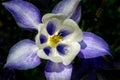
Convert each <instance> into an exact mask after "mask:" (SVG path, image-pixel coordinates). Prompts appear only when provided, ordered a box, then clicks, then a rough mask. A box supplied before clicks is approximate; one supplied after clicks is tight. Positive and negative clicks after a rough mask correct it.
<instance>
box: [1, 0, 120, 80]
mask: <svg viewBox="0 0 120 80" xmlns="http://www.w3.org/2000/svg"><path fill="white" fill-rule="evenodd" d="M5 1H8V0H0V62H2V63H3V64H5V62H6V59H7V55H8V52H9V49H10V48H11V47H12V46H13V45H14V44H15V43H17V42H18V41H20V40H22V39H31V40H34V37H35V35H36V34H37V32H35V31H28V30H23V29H20V28H19V27H18V26H17V24H16V22H15V20H14V18H13V17H12V15H11V14H10V13H9V12H8V11H7V10H6V9H5V8H4V7H3V6H2V5H1V3H2V2H5ZM27 1H29V2H31V3H32V4H34V5H35V6H37V7H38V8H39V10H40V11H41V15H44V14H45V13H50V12H51V10H52V9H53V7H54V6H55V5H56V4H57V3H58V2H59V1H60V0H53V1H51V2H49V1H48V0H46V1H45V0H27ZM47 1H48V2H47ZM81 6H82V16H81V21H80V23H79V26H80V28H81V29H82V30H83V31H89V32H93V33H95V34H97V35H98V36H100V37H102V38H103V39H104V40H105V41H106V42H107V43H108V45H109V47H110V50H111V54H112V55H113V57H114V58H113V61H115V62H119V61H120V4H119V0H82V1H81ZM99 9H100V10H99ZM97 11H98V14H97V15H96V13H97ZM45 63H46V61H45V60H42V64H41V65H40V66H38V67H37V68H34V69H31V70H26V71H19V70H16V71H15V72H16V75H17V77H21V79H20V80H45V76H44V66H45ZM2 67H3V65H1V66H0V68H1V69H0V80H1V79H2V75H3V69H2ZM119 79H120V78H119ZM119 79H118V80H119ZM17 80H19V79H17ZM116 80H117V79H116Z"/></svg>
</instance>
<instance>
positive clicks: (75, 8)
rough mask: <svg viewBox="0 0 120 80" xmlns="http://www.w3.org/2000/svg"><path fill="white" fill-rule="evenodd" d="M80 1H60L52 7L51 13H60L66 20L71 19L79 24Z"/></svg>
mask: <svg viewBox="0 0 120 80" xmlns="http://www.w3.org/2000/svg"><path fill="white" fill-rule="evenodd" d="M80 1H81V0H62V1H61V2H60V3H58V4H57V5H56V6H55V7H54V9H53V10H52V13H55V14H59V13H60V14H63V15H65V16H66V17H67V18H71V19H73V20H74V21H76V22H79V21H80V17H81V7H80V5H79V2H80Z"/></svg>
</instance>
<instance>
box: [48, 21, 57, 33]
mask: <svg viewBox="0 0 120 80" xmlns="http://www.w3.org/2000/svg"><path fill="white" fill-rule="evenodd" d="M46 30H47V32H48V33H49V35H53V34H54V32H55V30H56V23H55V21H53V20H52V21H49V22H48V24H47V26H46Z"/></svg>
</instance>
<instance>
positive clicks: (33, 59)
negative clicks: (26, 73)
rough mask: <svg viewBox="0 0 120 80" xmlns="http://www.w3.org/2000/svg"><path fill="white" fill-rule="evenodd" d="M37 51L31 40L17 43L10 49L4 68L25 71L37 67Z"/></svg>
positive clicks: (38, 60)
mask: <svg viewBox="0 0 120 80" xmlns="http://www.w3.org/2000/svg"><path fill="white" fill-rule="evenodd" d="M37 50H38V47H37V46H36V45H35V43H34V42H33V41H31V40H28V39H25V40H22V41H20V42H18V43H17V44H15V45H14V46H13V47H12V48H11V49H10V52H9V55H8V58H7V63H6V64H5V66H4V67H5V68H6V67H9V68H15V69H19V70H26V69H31V68H34V67H36V66H38V65H39V64H40V63H41V62H40V58H39V57H38V56H37V53H36V52H37Z"/></svg>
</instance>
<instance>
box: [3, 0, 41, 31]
mask: <svg viewBox="0 0 120 80" xmlns="http://www.w3.org/2000/svg"><path fill="white" fill-rule="evenodd" d="M3 6H4V7H5V8H6V9H7V10H8V11H9V12H11V14H12V15H13V17H14V18H15V20H16V23H17V24H18V25H19V26H20V27H21V28H24V29H36V30H37V27H38V24H40V23H41V17H40V11H39V10H38V9H37V8H36V7H35V6H34V5H33V4H31V3H28V2H26V1H23V0H12V1H9V2H4V3H3Z"/></svg>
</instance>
